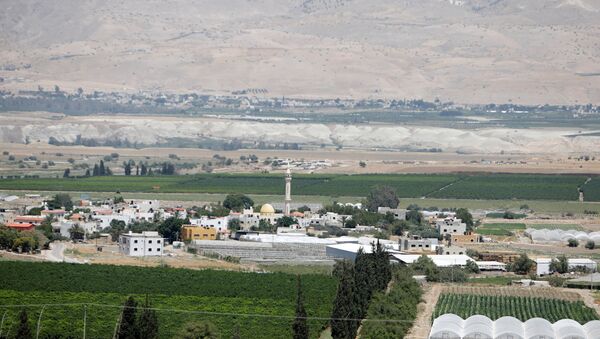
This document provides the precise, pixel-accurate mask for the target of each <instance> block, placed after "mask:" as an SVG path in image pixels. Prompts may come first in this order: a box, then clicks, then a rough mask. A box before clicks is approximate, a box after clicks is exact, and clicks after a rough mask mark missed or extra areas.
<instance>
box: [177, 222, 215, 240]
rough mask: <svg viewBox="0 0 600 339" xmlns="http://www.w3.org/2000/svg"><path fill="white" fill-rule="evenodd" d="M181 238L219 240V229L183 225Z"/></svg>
mask: <svg viewBox="0 0 600 339" xmlns="http://www.w3.org/2000/svg"><path fill="white" fill-rule="evenodd" d="M181 239H182V240H183V241H191V240H217V229H216V228H214V227H210V226H197V225H183V226H182V227H181Z"/></svg>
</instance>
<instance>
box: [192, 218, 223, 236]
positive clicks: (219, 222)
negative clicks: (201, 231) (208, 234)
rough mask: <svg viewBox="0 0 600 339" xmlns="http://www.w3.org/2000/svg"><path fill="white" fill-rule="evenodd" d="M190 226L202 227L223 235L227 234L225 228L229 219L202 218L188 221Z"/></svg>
mask: <svg viewBox="0 0 600 339" xmlns="http://www.w3.org/2000/svg"><path fill="white" fill-rule="evenodd" d="M190 224H191V225H197V226H202V227H210V228H214V229H216V230H217V232H219V233H225V232H227V226H228V225H229V217H221V218H209V217H206V216H203V217H201V218H198V219H190Z"/></svg>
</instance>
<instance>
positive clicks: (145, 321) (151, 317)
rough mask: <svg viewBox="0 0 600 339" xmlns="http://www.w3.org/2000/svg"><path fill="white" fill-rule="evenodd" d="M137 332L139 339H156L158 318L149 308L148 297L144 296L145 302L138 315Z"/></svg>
mask: <svg viewBox="0 0 600 339" xmlns="http://www.w3.org/2000/svg"><path fill="white" fill-rule="evenodd" d="M138 331H139V338H142V339H155V338H158V317H157V316H156V311H155V310H153V309H151V308H150V302H149V301H148V295H146V302H145V303H144V307H143V308H142V314H140V319H139V321H138Z"/></svg>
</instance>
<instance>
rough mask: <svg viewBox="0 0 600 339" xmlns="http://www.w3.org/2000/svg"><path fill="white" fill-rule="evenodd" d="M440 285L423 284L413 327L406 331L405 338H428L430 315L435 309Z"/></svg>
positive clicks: (440, 289)
mask: <svg viewBox="0 0 600 339" xmlns="http://www.w3.org/2000/svg"><path fill="white" fill-rule="evenodd" d="M441 291H442V286H441V285H440V284H426V285H424V286H423V292H424V293H423V297H422V301H421V303H420V304H419V305H417V311H418V313H417V318H416V319H415V322H414V324H413V327H412V328H411V329H410V331H408V334H407V335H406V338H410V339H423V338H428V336H429V331H430V330H431V315H432V314H433V311H434V309H435V304H436V303H437V301H438V298H439V297H440V293H441Z"/></svg>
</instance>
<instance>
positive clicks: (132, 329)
mask: <svg viewBox="0 0 600 339" xmlns="http://www.w3.org/2000/svg"><path fill="white" fill-rule="evenodd" d="M124 306H125V307H124V308H123V311H122V313H121V324H120V325H119V333H118V334H117V338H119V339H137V338H138V337H139V336H138V334H139V332H138V328H137V324H136V316H135V313H136V309H137V303H136V302H135V299H133V297H131V296H130V297H129V298H127V300H126V301H125V305H124Z"/></svg>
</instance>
